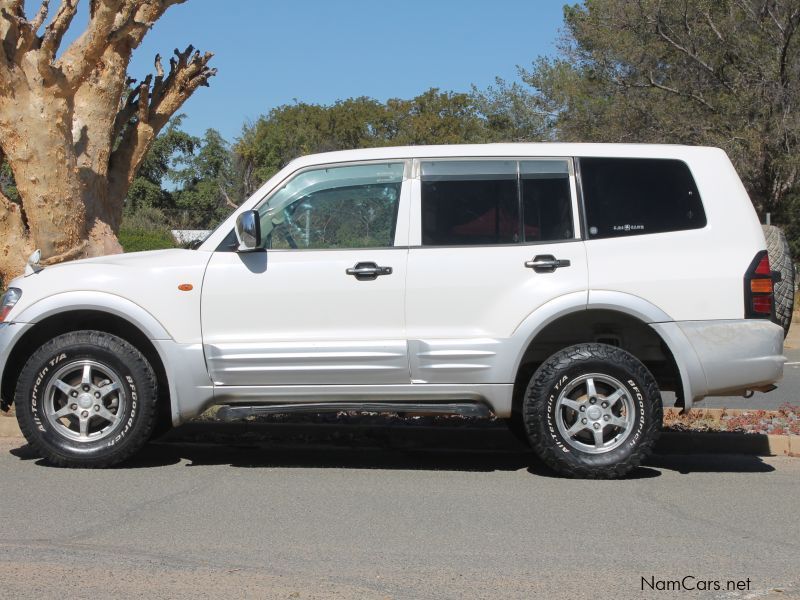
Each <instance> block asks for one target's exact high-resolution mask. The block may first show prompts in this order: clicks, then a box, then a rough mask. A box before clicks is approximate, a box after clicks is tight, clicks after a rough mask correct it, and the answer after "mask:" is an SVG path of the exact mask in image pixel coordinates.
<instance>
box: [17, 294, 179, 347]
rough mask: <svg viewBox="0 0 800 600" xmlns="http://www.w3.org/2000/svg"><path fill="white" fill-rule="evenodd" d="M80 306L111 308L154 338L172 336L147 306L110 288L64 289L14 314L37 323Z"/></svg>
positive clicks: (110, 310) (161, 338) (101, 309)
mask: <svg viewBox="0 0 800 600" xmlns="http://www.w3.org/2000/svg"><path fill="white" fill-rule="evenodd" d="M77 310H96V311H101V312H107V313H110V314H113V315H115V316H117V317H120V318H122V319H125V320H126V321H128V322H130V323H131V325H135V326H136V327H138V328H139V330H140V331H141V332H142V333H144V334H145V335H146V336H147V337H148V339H150V340H171V339H172V336H170V335H169V333H168V332H167V330H166V329H165V328H164V326H163V325H162V324H161V323H160V322H159V321H158V319H156V318H155V317H154V316H153V315H151V314H150V313H149V312H148V311H146V310H145V309H144V308H142V307H141V306H139V305H138V304H136V303H135V302H131V301H130V300H128V299H127V298H123V297H122V296H117V295H115V294H109V293H108V292H88V291H77V292H62V293H60V294H55V295H53V296H47V297H46V298H42V299H41V300H37V301H36V302H34V303H33V304H31V305H30V306H28V307H26V308H25V309H24V310H23V311H22V312H21V313H20V314H19V315H17V316H16V317H15V318H14V321H15V322H20V323H30V324H35V323H38V322H40V321H43V320H44V319H46V318H47V317H51V316H54V315H57V314H60V313H65V312H73V311H77Z"/></svg>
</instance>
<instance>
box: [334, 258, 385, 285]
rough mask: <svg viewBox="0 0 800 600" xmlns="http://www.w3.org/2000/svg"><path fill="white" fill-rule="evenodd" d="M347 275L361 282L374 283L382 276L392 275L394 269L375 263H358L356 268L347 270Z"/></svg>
mask: <svg viewBox="0 0 800 600" xmlns="http://www.w3.org/2000/svg"><path fill="white" fill-rule="evenodd" d="M345 273H347V274H348V275H352V276H353V277H355V278H356V279H358V280H359V281H372V280H374V279H377V278H378V277H380V276H381V275H391V274H392V267H379V266H378V265H377V264H375V263H374V262H360V263H356V266H355V267H351V268H349V269H347V270H346V271H345Z"/></svg>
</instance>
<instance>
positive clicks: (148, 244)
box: [119, 228, 176, 252]
mask: <svg viewBox="0 0 800 600" xmlns="http://www.w3.org/2000/svg"><path fill="white" fill-rule="evenodd" d="M119 243H120V244H122V247H123V249H124V250H125V252H141V251H143V250H161V249H163V248H175V246H176V244H175V240H174V239H173V238H172V234H170V232H169V231H166V230H161V231H158V230H150V231H148V230H145V229H128V228H122V229H120V231H119Z"/></svg>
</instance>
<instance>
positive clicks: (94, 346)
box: [14, 331, 158, 468]
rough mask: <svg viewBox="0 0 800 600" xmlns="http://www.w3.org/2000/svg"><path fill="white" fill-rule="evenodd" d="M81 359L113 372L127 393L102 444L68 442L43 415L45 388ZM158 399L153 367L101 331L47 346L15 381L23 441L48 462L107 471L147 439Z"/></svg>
mask: <svg viewBox="0 0 800 600" xmlns="http://www.w3.org/2000/svg"><path fill="white" fill-rule="evenodd" d="M81 360H88V361H93V362H96V363H98V364H101V365H105V366H108V367H109V368H111V369H113V370H114V372H115V373H117V374H119V376H120V378H121V382H122V383H121V386H122V388H123V389H124V392H125V394H126V402H125V406H124V410H123V409H120V410H121V411H122V413H123V414H121V415H119V424H118V426H115V428H114V429H113V430H112V431H111V432H110V434H109V435H108V437H105V438H102V439H98V440H91V441H79V440H74V439H70V438H68V437H66V436H65V435H63V434H62V433H59V431H57V430H56V429H57V428H56V426H55V425H53V423H52V422H50V421H49V420H48V418H47V416H46V414H45V403H46V402H47V399H46V398H45V390H46V389H47V386H48V384H49V382H50V381H51V380H52V379H53V378H54V377H55V375H56V373H57V372H58V371H57V369H58V368H59V366H61V365H68V364H70V361H81ZM157 397H158V396H157V389H156V376H155V374H154V372H153V369H152V367H151V366H150V364H149V363H148V362H147V359H145V357H144V356H143V355H142V354H141V352H139V351H138V350H137V349H136V348H135V347H134V346H132V345H131V344H130V343H128V342H127V341H125V340H123V339H122V338H119V337H117V336H115V335H111V334H108V333H104V332H101V331H74V332H71V333H65V334H63V335H59V336H58V337H56V338H54V339H52V340H50V341H49V342H46V343H45V344H43V345H42V346H41V347H40V348H39V349H38V350H36V351H35V352H34V353H33V354H32V355H31V357H30V358H29V359H28V361H27V362H26V363H25V366H24V367H23V369H22V371H21V373H20V376H19V379H18V381H17V388H16V393H15V395H14V404H15V405H16V413H17V420H18V421H19V426H20V429H21V430H22V433H23V435H24V436H25V439H27V441H28V443H29V444H30V445H31V446H32V447H33V448H34V450H36V452H38V453H39V454H40V455H41V456H42V457H43V458H45V459H46V460H47V461H48V462H49V463H51V464H53V465H56V466H61V467H85V468H103V467H110V466H112V465H116V464H118V463H120V462H122V461H124V460H125V459H127V458H129V457H130V456H131V455H133V454H134V453H135V452H137V451H138V450H139V449H140V448H141V447H142V446H143V445H144V444H145V443H146V442H147V441H148V439H149V438H150V436H151V434H152V432H153V428H154V426H155V420H156V412H157V411H156V398H157Z"/></svg>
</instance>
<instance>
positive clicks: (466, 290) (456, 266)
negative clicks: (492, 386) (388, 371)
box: [406, 242, 587, 383]
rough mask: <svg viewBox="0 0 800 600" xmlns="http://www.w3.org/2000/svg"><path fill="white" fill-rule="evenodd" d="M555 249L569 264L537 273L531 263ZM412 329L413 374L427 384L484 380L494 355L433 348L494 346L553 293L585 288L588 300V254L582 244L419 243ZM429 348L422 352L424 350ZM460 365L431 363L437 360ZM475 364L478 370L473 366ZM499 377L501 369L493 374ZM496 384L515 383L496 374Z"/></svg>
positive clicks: (412, 257) (411, 280)
mask: <svg viewBox="0 0 800 600" xmlns="http://www.w3.org/2000/svg"><path fill="white" fill-rule="evenodd" d="M540 254H552V255H553V256H555V257H556V258H558V259H565V260H569V261H570V263H571V264H570V266H569V267H562V268H559V269H556V271H555V272H554V273H536V272H534V270H533V269H530V268H527V267H525V262H526V261H530V260H532V259H533V258H534V256H536V255H540ZM407 279H408V283H407V289H406V326H407V328H408V338H409V340H410V342H409V344H410V351H411V361H412V362H411V368H412V374H411V376H412V379H413V380H414V381H420V382H428V383H454V382H457V381H463V382H474V381H478V380H479V381H485V377H486V375H483V374H479V373H478V372H479V371H483V368H482V365H487V364H492V363H493V362H495V361H492V360H491V357H486V356H483V357H473V358H469V357H467V356H464V355H463V354H461V356H460V358H459V360H456V361H452V360H450V359H449V358H447V359H445V357H444V356H442V357H441V358H442V360H441V361H440V360H438V359H437V358H436V357H435V356H425V355H424V352H426V351H427V350H429V349H435V350H437V351H444V352H449V353H454V354H456V355H458V354H459V353H460V352H461V351H462V349H463V350H488V351H492V352H494V351H495V350H493V349H491V348H492V346H493V342H490V343H489V344H484V343H483V342H482V340H491V341H497V342H498V343H499V344H501V345H502V344H505V343H508V338H510V337H511V336H512V335H513V334H514V332H515V331H516V330H517V328H518V327H519V326H520V324H521V323H522V322H523V321H524V320H525V319H526V318H527V317H528V315H530V314H531V313H533V312H534V311H535V310H536V309H537V308H539V307H541V306H543V305H544V304H546V303H547V302H549V301H550V300H552V299H553V298H558V297H560V296H563V295H565V294H570V293H573V292H582V293H583V302H584V306H585V302H586V285H587V274H586V255H585V250H584V245H583V243H582V242H559V243H552V244H533V245H510V246H482V247H460V248H449V247H440V248H412V249H411V250H410V251H409V258H408V278H407ZM420 353H423V354H420ZM455 363H459V364H461V365H462V367H461V368H458V369H455V368H452V367H451V368H444V367H440V368H438V369H434V368H430V367H432V366H433V365H434V364H442V365H443V364H451V365H452V364H455ZM469 365H472V368H468V366H469ZM488 376H489V377H492V376H494V377H498V376H499V372H498V371H497V370H495V371H493V372H491V373H489V374H488ZM492 382H493V383H508V380H504V379H495V380H494V381H492Z"/></svg>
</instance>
